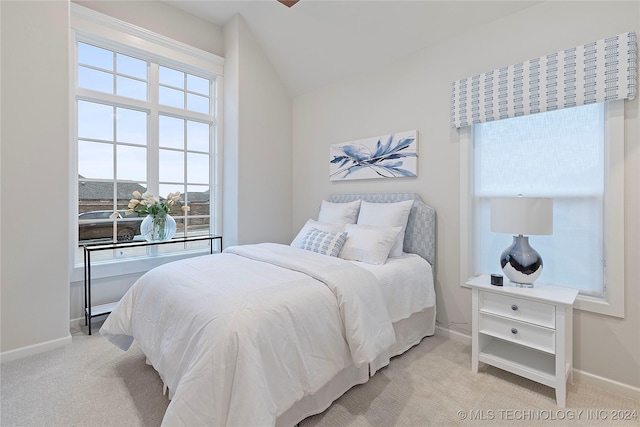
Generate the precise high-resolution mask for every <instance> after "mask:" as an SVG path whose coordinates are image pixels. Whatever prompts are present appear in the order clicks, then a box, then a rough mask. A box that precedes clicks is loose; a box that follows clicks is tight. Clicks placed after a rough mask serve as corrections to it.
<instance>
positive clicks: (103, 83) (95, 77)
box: [78, 67, 113, 93]
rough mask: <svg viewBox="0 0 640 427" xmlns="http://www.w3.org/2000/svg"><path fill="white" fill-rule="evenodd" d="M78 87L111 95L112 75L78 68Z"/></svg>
mask: <svg viewBox="0 0 640 427" xmlns="http://www.w3.org/2000/svg"><path fill="white" fill-rule="evenodd" d="M78 86H79V87H82V88H85V89H91V90H97V91H99V92H105V93H113V74H110V73H105V72H104V71H98V70H94V69H91V68H85V67H78Z"/></svg>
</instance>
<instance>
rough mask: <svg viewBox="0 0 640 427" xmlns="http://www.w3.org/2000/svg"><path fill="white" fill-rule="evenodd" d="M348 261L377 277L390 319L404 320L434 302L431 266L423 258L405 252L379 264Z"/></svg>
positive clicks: (393, 320)
mask: <svg viewBox="0 0 640 427" xmlns="http://www.w3.org/2000/svg"><path fill="white" fill-rule="evenodd" d="M351 262H353V263H354V264H356V265H358V266H360V267H362V268H364V269H366V270H368V271H369V272H371V273H372V274H373V275H374V276H375V277H376V278H377V279H378V282H379V284H380V290H381V291H382V294H383V297H384V301H385V305H386V307H387V312H388V313H389V317H390V318H391V321H392V322H394V323H395V322H397V321H399V320H403V319H407V318H409V317H410V316H411V315H412V314H414V313H418V312H421V311H424V310H426V309H427V308H430V307H434V306H435V305H436V291H435V287H434V283H433V269H432V267H431V264H429V263H428V262H427V261H426V260H424V259H423V258H422V257H420V256H418V255H415V254H407V253H405V254H403V255H402V256H399V257H394V258H388V259H387V262H385V263H384V264H382V265H373V264H365V263H363V262H358V261H351Z"/></svg>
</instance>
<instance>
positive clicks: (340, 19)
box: [165, 0, 540, 96]
mask: <svg viewBox="0 0 640 427" xmlns="http://www.w3.org/2000/svg"><path fill="white" fill-rule="evenodd" d="M165 1H166V2H167V3H169V4H171V5H172V6H174V7H177V8H179V9H182V10H184V11H186V12H189V13H191V14H193V15H196V16H198V17H200V18H203V19H205V20H208V21H210V22H213V23H215V24H217V25H220V26H224V25H225V24H226V23H227V22H228V21H229V19H231V18H232V17H233V16H234V15H235V14H240V15H241V16H242V18H243V19H244V20H245V22H246V23H247V25H248V26H249V28H250V29H251V31H252V33H253V34H254V36H255V37H256V38H257V39H258V40H259V42H260V44H261V46H262V48H263V50H264V52H265V54H266V55H267V57H268V58H269V60H270V61H271V63H272V64H273V66H274V67H275V69H276V71H277V72H278V73H279V74H280V76H281V77H282V80H283V81H284V84H285V85H286V87H287V89H288V90H289V92H290V93H291V95H292V96H297V95H300V94H303V93H305V92H309V91H312V90H315V89H317V88H320V87H322V86H324V85H327V84H330V83H331V82H334V81H337V80H339V79H342V78H344V77H347V76H350V75H354V74H357V73H360V72H363V71H365V70H367V69H368V68H371V67H376V66H378V65H380V64H385V63H389V62H391V61H393V60H395V59H397V58H400V57H402V56H404V55H407V54H410V53H412V52H415V51H418V50H420V49H422V48H425V47H428V46H430V45H434V44H436V43H438V42H440V41H442V40H444V39H447V38H450V37H453V36H455V35H456V34H459V33H460V32H463V31H469V30H471V29H473V28H474V27H478V26H481V25H486V24H487V23H488V22H491V21H494V20H497V19H500V18H503V17H505V16H508V15H510V14H513V13H517V12H519V11H521V10H523V9H526V8H528V7H531V6H532V5H535V4H537V3H540V2H539V1H430V0H421V1H420V0H417V1H416V0H414V1H397V0H395V1H392V0H390V1H381V0H354V1H347V0H300V1H298V2H297V3H296V4H295V5H293V6H292V7H287V6H285V5H283V4H281V3H280V2H278V1H276V0H256V1H244V0H235V1H218V0H209V1H203V0H193V1H192V0H165Z"/></svg>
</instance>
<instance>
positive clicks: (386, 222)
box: [357, 200, 413, 257]
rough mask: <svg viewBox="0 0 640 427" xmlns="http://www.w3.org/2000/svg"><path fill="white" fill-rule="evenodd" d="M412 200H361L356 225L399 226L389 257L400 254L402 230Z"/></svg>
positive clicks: (405, 227) (404, 226) (402, 238)
mask: <svg viewBox="0 0 640 427" xmlns="http://www.w3.org/2000/svg"><path fill="white" fill-rule="evenodd" d="M412 206H413V200H405V201H404V202H397V203H370V202H364V201H363V202H362V204H361V206H360V213H359V215H358V222H357V224H358V225H375V226H377V227H401V230H400V233H398V238H397V240H396V242H395V244H394V245H393V248H391V252H390V253H389V256H390V257H398V256H401V255H402V249H403V246H404V232H405V230H406V229H407V220H408V219H409V213H411V207H412Z"/></svg>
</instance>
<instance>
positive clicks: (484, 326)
mask: <svg viewBox="0 0 640 427" xmlns="http://www.w3.org/2000/svg"><path fill="white" fill-rule="evenodd" d="M478 332H479V333H481V334H485V335H491V336H493V337H496V338H500V339H503V340H506V341H511V342H514V343H517V344H520V345H524V346H527V347H530V348H535V349H537V350H540V351H544V352H546V353H551V354H555V352H556V331H555V330H554V329H550V328H545V327H542V326H536V325H532V324H530V323H526V322H520V321H517V320H513V319H507V318H504V317H500V316H494V315H491V314H486V313H479V316H478Z"/></svg>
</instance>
